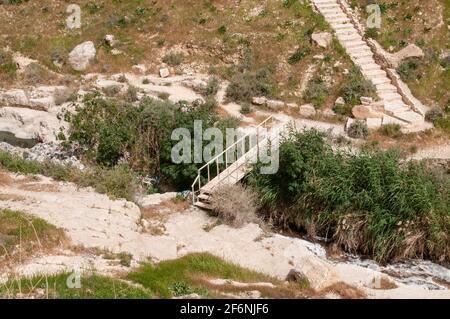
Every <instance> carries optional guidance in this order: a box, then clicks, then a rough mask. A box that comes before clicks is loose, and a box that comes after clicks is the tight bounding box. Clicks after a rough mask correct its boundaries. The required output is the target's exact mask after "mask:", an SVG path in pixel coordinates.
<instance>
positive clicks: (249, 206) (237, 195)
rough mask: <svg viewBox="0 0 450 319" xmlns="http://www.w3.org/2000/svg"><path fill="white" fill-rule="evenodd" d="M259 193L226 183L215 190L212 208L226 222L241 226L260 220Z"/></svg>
mask: <svg viewBox="0 0 450 319" xmlns="http://www.w3.org/2000/svg"><path fill="white" fill-rule="evenodd" d="M257 196H258V195H257V193H256V192H254V191H252V190H250V189H248V188H245V187H243V186H242V185H240V184H237V185H225V186H222V187H220V188H218V189H217V190H215V191H214V195H213V196H212V200H211V205H212V210H213V212H214V213H215V214H217V215H218V216H219V218H220V219H221V220H223V222H224V223H226V224H229V225H232V226H234V227H241V226H243V225H244V224H247V223H255V222H259V219H258V218H257V216H256V210H257V206H256V199H257Z"/></svg>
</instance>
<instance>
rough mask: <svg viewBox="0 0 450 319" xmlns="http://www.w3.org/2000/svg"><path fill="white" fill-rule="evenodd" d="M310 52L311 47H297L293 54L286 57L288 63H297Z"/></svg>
mask: <svg viewBox="0 0 450 319" xmlns="http://www.w3.org/2000/svg"><path fill="white" fill-rule="evenodd" d="M310 53H311V49H310V48H302V49H298V50H297V51H295V53H294V54H292V55H291V56H290V57H289V58H288V63H289V64H291V65H293V64H297V63H298V62H300V61H301V60H303V59H304V58H305V57H306V56H307V55H308V54H310Z"/></svg>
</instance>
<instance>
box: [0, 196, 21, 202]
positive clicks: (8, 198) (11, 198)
mask: <svg viewBox="0 0 450 319" xmlns="http://www.w3.org/2000/svg"><path fill="white" fill-rule="evenodd" d="M25 199H26V198H25V197H24V196H21V195H17V194H0V201H5V202H6V201H11V202H21V201H24V200H25Z"/></svg>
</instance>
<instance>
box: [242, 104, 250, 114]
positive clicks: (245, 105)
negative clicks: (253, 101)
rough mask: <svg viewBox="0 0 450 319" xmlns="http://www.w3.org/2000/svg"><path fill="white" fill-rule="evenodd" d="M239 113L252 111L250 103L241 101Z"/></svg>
mask: <svg viewBox="0 0 450 319" xmlns="http://www.w3.org/2000/svg"><path fill="white" fill-rule="evenodd" d="M240 112H241V114H250V113H252V106H251V105H250V103H243V104H242V106H241V111H240Z"/></svg>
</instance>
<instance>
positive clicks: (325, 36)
mask: <svg viewBox="0 0 450 319" xmlns="http://www.w3.org/2000/svg"><path fill="white" fill-rule="evenodd" d="M311 39H312V40H313V41H314V42H316V43H317V45H318V46H320V47H322V48H328V46H329V45H330V44H331V41H332V40H333V37H332V36H331V33H329V32H319V33H313V34H312V35H311Z"/></svg>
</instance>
